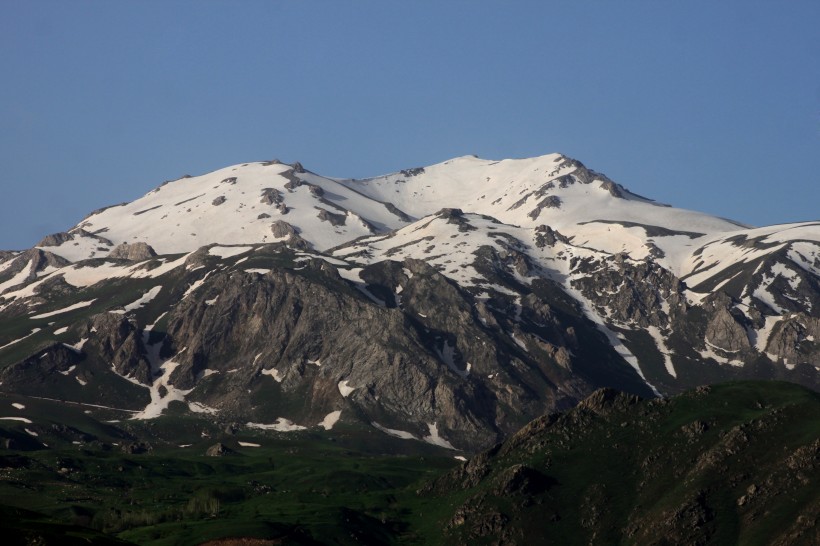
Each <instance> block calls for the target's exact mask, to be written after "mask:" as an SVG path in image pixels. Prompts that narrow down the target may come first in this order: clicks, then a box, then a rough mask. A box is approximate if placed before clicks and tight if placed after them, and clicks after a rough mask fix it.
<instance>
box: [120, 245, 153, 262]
mask: <svg viewBox="0 0 820 546" xmlns="http://www.w3.org/2000/svg"><path fill="white" fill-rule="evenodd" d="M156 255H157V253H156V252H154V249H153V248H151V245H149V244H147V243H143V242H138V243H122V244H121V245H118V246H116V247H114V249H113V250H112V251H111V253H110V254H109V255H108V257H109V258H115V259H118V260H128V261H129V262H141V261H143V260H147V259H149V258H153V257H154V256H156Z"/></svg>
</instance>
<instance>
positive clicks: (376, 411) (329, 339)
mask: <svg viewBox="0 0 820 546" xmlns="http://www.w3.org/2000/svg"><path fill="white" fill-rule="evenodd" d="M302 263H305V264H306V266H307V267H306V269H304V270H301V271H299V272H298V274H297V273H295V272H290V271H287V270H274V271H272V272H271V273H268V274H266V275H264V276H262V277H260V276H258V275H254V274H245V275H242V274H238V273H236V272H234V273H232V274H230V275H228V274H226V273H220V274H216V275H211V277H210V279H209V280H210V281H211V282H210V283H209V285H208V288H207V289H205V288H204V287H203V288H201V289H199V290H198V291H197V292H195V293H194V294H193V295H192V296H190V297H189V298H187V299H186V300H184V301H183V302H181V303H180V305H179V306H178V307H177V309H176V310H175V311H174V312H172V314H171V316H170V317H169V322H168V335H169V340H170V341H171V351H172V352H173V351H176V350H179V349H181V348H183V347H186V350H185V351H184V352H183V353H181V354H178V355H176V356H175V357H174V361H175V362H179V366H178V367H177V368H176V370H175V371H174V373H173V375H172V377H171V381H172V383H173V385H174V386H176V387H177V388H180V389H190V388H193V387H194V386H195V385H197V384H198V381H199V379H198V378H199V377H200V375H201V372H202V371H203V370H204V369H205V368H208V369H211V370H217V371H220V370H221V371H222V372H223V373H217V374H215V375H214V374H212V375H211V376H209V378H208V380H209V381H210V383H209V384H210V385H212V387H211V388H209V389H207V391H201V390H199V389H197V390H195V391H194V394H192V396H194V397H196V398H195V399H196V400H198V401H201V402H203V403H205V404H206V405H209V406H214V407H220V408H224V409H223V410H222V411H223V413H222V414H223V415H226V416H228V417H229V416H230V415H233V414H234V413H236V414H237V415H245V416H247V415H249V414H250V415H252V414H253V412H254V408H253V407H252V400H253V399H254V397H255V396H262V394H261V393H263V392H269V391H270V389H272V388H275V389H278V390H279V391H280V392H281V394H278V395H277V396H278V397H280V398H281V399H282V400H285V399H287V398H288V397H292V396H298V397H299V399H300V400H301V402H300V404H299V405H300V407H303V408H304V410H303V411H302V412H301V413H300V414H290V415H283V417H287V418H288V419H290V420H291V421H293V422H295V423H303V422H308V423H310V422H318V421H321V419H322V418H323V416H325V415H327V414H328V413H330V412H331V411H335V410H337V409H340V408H344V407H348V406H353V407H354V408H355V412H357V414H359V415H364V416H367V417H366V419H369V420H371V421H375V422H378V423H379V424H380V425H381V426H385V427H387V428H391V429H397V430H404V431H407V432H409V433H411V434H413V435H414V436H415V437H416V438H423V437H425V436H428V435H429V431H428V425H429V424H431V423H432V424H435V425H436V426H437V430H438V434H439V435H440V436H441V437H443V438H445V439H446V440H447V441H448V442H450V443H452V444H454V445H457V446H466V447H468V446H476V445H487V444H488V443H490V442H492V441H494V440H495V439H497V438H499V437H500V435H501V434H503V433H505V432H508V431H510V428H509V427H510V426H514V425H511V422H512V421H516V420H517V419H516V417H515V416H514V414H513V413H508V412H507V410H504V409H502V408H506V407H510V408H513V407H514V408H515V411H516V412H525V413H526V414H528V415H537V414H538V413H541V412H543V411H546V410H549V409H550V408H553V407H555V405H556V403H558V402H557V399H556V398H555V393H554V391H552V390H551V388H550V387H549V386H548V385H549V384H550V382H551V379H550V378H552V380H554V381H558V377H559V376H563V375H564V374H566V373H567V372H566V370H565V369H564V368H562V366H561V365H560V364H558V363H556V364H554V365H552V366H550V365H547V364H545V363H540V364H536V362H535V361H533V360H530V358H529V357H528V356H527V355H526V353H521V354H519V353H517V352H515V351H513V353H512V354H511V353H509V352H507V351H504V350H499V344H498V342H497V341H496V340H495V339H494V337H493V336H495V335H496V334H494V333H492V332H489V331H487V329H486V328H487V327H486V326H484V325H483V324H482V321H481V320H480V319H479V316H478V315H477V314H476V312H475V310H474V306H473V304H472V302H471V297H470V296H469V295H468V294H466V293H464V292H462V291H461V290H460V289H459V288H458V287H457V286H456V285H455V284H453V283H452V282H451V281H449V280H447V279H446V278H445V277H444V276H442V275H441V274H440V273H438V272H437V271H436V270H435V269H434V268H432V267H430V266H429V265H428V264H427V263H426V262H423V261H417V260H408V261H406V262H404V263H398V262H384V263H379V264H375V265H374V266H371V267H367V268H365V269H364V270H363V271H362V274H361V277H362V279H363V280H364V281H365V282H366V283H367V290H369V291H370V292H371V293H372V294H374V295H376V297H385V298H386V299H387V294H388V291H391V293H392V290H393V289H394V288H395V287H396V286H399V285H400V286H403V290H402V292H401V296H402V308H399V307H397V303H396V301H395V298H393V297H391V298H389V299H387V301H386V304H387V307H380V306H378V305H375V304H374V303H373V302H372V301H371V300H370V299H368V298H366V297H364V296H361V295H360V294H359V292H357V291H353V292H351V290H350V288H349V287H348V286H347V285H346V283H345V282H344V281H343V280H342V279H341V278H340V277H339V275H338V272H337V271H336V269H335V268H334V267H333V266H330V265H329V264H327V263H326V262H323V261H321V260H314V261H309V262H302ZM217 294H218V295H219V297H218V299H216V301H214V299H215V296H216V295H217ZM206 302H210V303H206ZM530 306H531V308H532V311H531V312H533V313H536V314H538V313H540V315H541V317H542V319H545V317H547V316H548V315H549V309H548V307H543V306H541V307H539V306H538V305H537V302H536V301H534V300H532V301H530ZM528 312H529V311H528ZM521 335H522V336H523V335H525V334H524V333H523V332H522V334H521ZM544 335H548V334H544ZM251 347H252V349H251ZM561 349H562V346H558V345H556V346H555V347H554V349H553V351H554V352H555V353H556V354H558V353H560V350H561ZM248 351H250V352H248ZM251 352H252V353H253V354H251ZM564 353H565V354H564V355H563V356H558V357H557V359H559V360H560V359H564V360H565V364H566V360H568V359H569V353H568V352H567V351H566V350H564ZM317 362H318V363H320V364H312V363H317ZM249 363H254V365H253V366H250V365H249ZM229 369H237V370H239V371H238V372H235V373H232V374H227V373H224V372H225V371H227V370H229ZM263 370H265V374H264V375H263V374H262V371H263ZM271 370H273V371H271ZM521 374H527V376H528V380H527V384H525V383H524V382H523V381H522V378H521V377H520V375H521ZM267 375H275V376H277V377H278V378H279V379H277V380H276V381H274V380H273V379H271V377H266V376H267ZM488 376H489V377H491V378H492V379H488ZM280 379H281V381H280ZM216 382H218V383H219V384H221V385H222V386H221V387H219V388H217V387H216V386H215V385H216V384H217V383H216ZM342 382H344V385H345V387H346V388H349V389H351V391H349V392H345V391H343V390H341V388H340V387H339V385H340V383H342ZM229 384H236V385H237V387H238V385H246V386H247V387H248V388H251V390H252V391H253V392H257V393H259V394H255V395H250V396H248V395H247V394H246V388H245V387H243V388H241V389H239V388H237V387H234V388H230V387H229V386H228V385H229ZM532 384H540V385H543V387H542V388H541V389H539V390H535V389H533V388H532V387H531V385H532ZM565 384H566V387H565V388H566V389H567V391H569V390H570V389H579V392H583V389H584V388H588V387H585V386H584V383H583V382H582V381H578V382H577V383H576V384H575V385H572V382H570V383H566V382H565ZM197 393H201V394H197Z"/></svg>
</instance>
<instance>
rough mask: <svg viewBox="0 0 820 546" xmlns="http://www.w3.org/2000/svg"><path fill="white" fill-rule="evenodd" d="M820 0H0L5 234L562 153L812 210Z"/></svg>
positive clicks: (664, 191) (2, 239) (709, 192)
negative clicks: (203, 197) (233, 189)
mask: <svg viewBox="0 0 820 546" xmlns="http://www.w3.org/2000/svg"><path fill="white" fill-rule="evenodd" d="M818 29H820V2H818V1H817V0H808V1H800V0H790V1H788V2H775V1H770V2H757V1H750V0H742V1H720V2H716V1H714V0H710V1H687V2H673V1H671V0H670V1H651V0H646V1H642V2H636V1H626V0H618V1H604V0H601V1H569V0H566V1H560V2H558V1H556V2H550V1H545V0H535V1H515V0H504V1H501V0H499V1H480V0H470V1H466V0H465V1H458V0H451V1H441V0H439V1H424V0H414V1H391V0H373V1H370V0H355V1H354V0H327V1H312V0H301V1H296V0H278V1H275V0H265V1H252V0H244V1H241V2H239V1H228V0H223V1H214V0H191V1H176V0H161V1H150V0H139V1H126V0H120V1H116V2H113V1H109V0H98V1H81V0H78V1H71V2H68V1H65V0H59V1H26V2H23V1H17V0H0V128H2V132H0V162H1V163H2V167H1V168H0V189H1V190H2V191H0V249H20V248H27V247H30V246H32V245H33V244H35V243H36V242H37V241H38V240H39V239H40V238H42V236H44V235H46V234H49V233H53V232H56V231H64V230H66V229H68V228H70V227H71V226H73V225H74V224H76V223H77V222H79V221H80V220H81V219H82V218H83V217H84V216H85V215H86V214H87V213H89V212H91V211H92V210H93V209H96V208H99V207H102V206H106V205H110V204H115V203H120V202H123V201H129V200H133V199H135V198H137V197H139V196H141V195H143V194H144V193H146V192H147V191H149V190H151V189H153V188H154V187H156V186H158V185H159V184H160V183H162V182H163V181H164V180H167V179H173V178H177V177H179V176H181V175H183V174H192V175H195V174H201V173H204V172H207V171H210V170H213V169H216V168H219V167H224V166H228V165H231V164H235V163H243V162H247V161H255V160H265V159H272V158H279V159H281V160H282V161H286V162H292V161H301V162H302V163H303V164H304V165H305V167H306V168H308V169H310V170H312V171H314V172H317V173H319V174H323V175H327V176H335V177H366V176H375V175H378V174H384V173H387V172H393V171H396V170H399V169H403V168H408V167H414V166H422V165H429V164H432V163H437V162H440V161H444V160H446V159H449V158H451V157H455V156H460V155H466V154H476V155H478V156H480V157H485V158H492V159H501V158H507V157H528V156H535V155H542V154H546V153H550V152H562V153H564V154H567V155H570V156H572V157H575V158H576V159H579V160H581V161H582V162H584V163H585V164H586V165H587V166H589V167H590V168H592V169H595V170H597V171H600V172H603V173H605V174H607V175H608V176H609V177H610V178H612V179H614V180H615V181H617V182H619V183H621V184H623V185H624V186H626V187H627V188H629V189H630V190H632V191H634V192H636V193H639V194H642V195H645V196H646V197H651V198H653V199H656V200H659V201H663V202H667V203H670V204H673V205H675V206H679V207H683V208H689V209H696V210H702V211H705V212H709V213H712V214H716V215H720V216H725V217H729V218H732V219H735V220H739V221H742V222H746V223H749V224H754V225H764V224H772V223H783V222H790V221H800V220H818V219H820V30H818Z"/></svg>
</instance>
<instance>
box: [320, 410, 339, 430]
mask: <svg viewBox="0 0 820 546" xmlns="http://www.w3.org/2000/svg"><path fill="white" fill-rule="evenodd" d="M341 416H342V410H337V411H332V412H330V413H328V414H327V415H325V418H324V419H322V422H321V423H319V426H320V427H322V428H323V429H325V430H330V429H332V428H333V425H335V424H336V423H337V422H338V421H339V418H340V417H341Z"/></svg>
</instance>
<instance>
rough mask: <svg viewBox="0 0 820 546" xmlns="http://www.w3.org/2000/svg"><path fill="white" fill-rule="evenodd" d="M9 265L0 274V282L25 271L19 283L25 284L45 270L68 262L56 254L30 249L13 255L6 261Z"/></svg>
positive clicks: (7, 289) (10, 288)
mask: <svg viewBox="0 0 820 546" xmlns="http://www.w3.org/2000/svg"><path fill="white" fill-rule="evenodd" d="M7 261H8V262H9V264H8V265H7V266H6V267H5V268H4V269H3V271H2V272H0V282H2V281H4V280H7V279H11V278H12V277H17V275H18V273H21V272H23V271H27V272H28V273H27V274H26V275H25V277H24V278H23V279H21V281H20V283H21V284H23V283H26V282H29V281H32V280H35V279H36V278H37V276H38V273H41V272H43V271H45V270H46V269H47V268H58V267H63V266H66V265H68V264H69V263H70V262H69V261H68V260H66V259H64V258H61V257H60V256H57V255H56V254H52V253H51V252H48V251H46V250H41V249H39V248H32V249H30V250H26V251H25V252H20V253H19V254H14V255H13V256H12V257H10V259H9V260H7ZM16 286H19V285H15V286H9V287H7V288H6V289H5V290H4V291H10V290H13V289H14V288H16Z"/></svg>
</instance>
